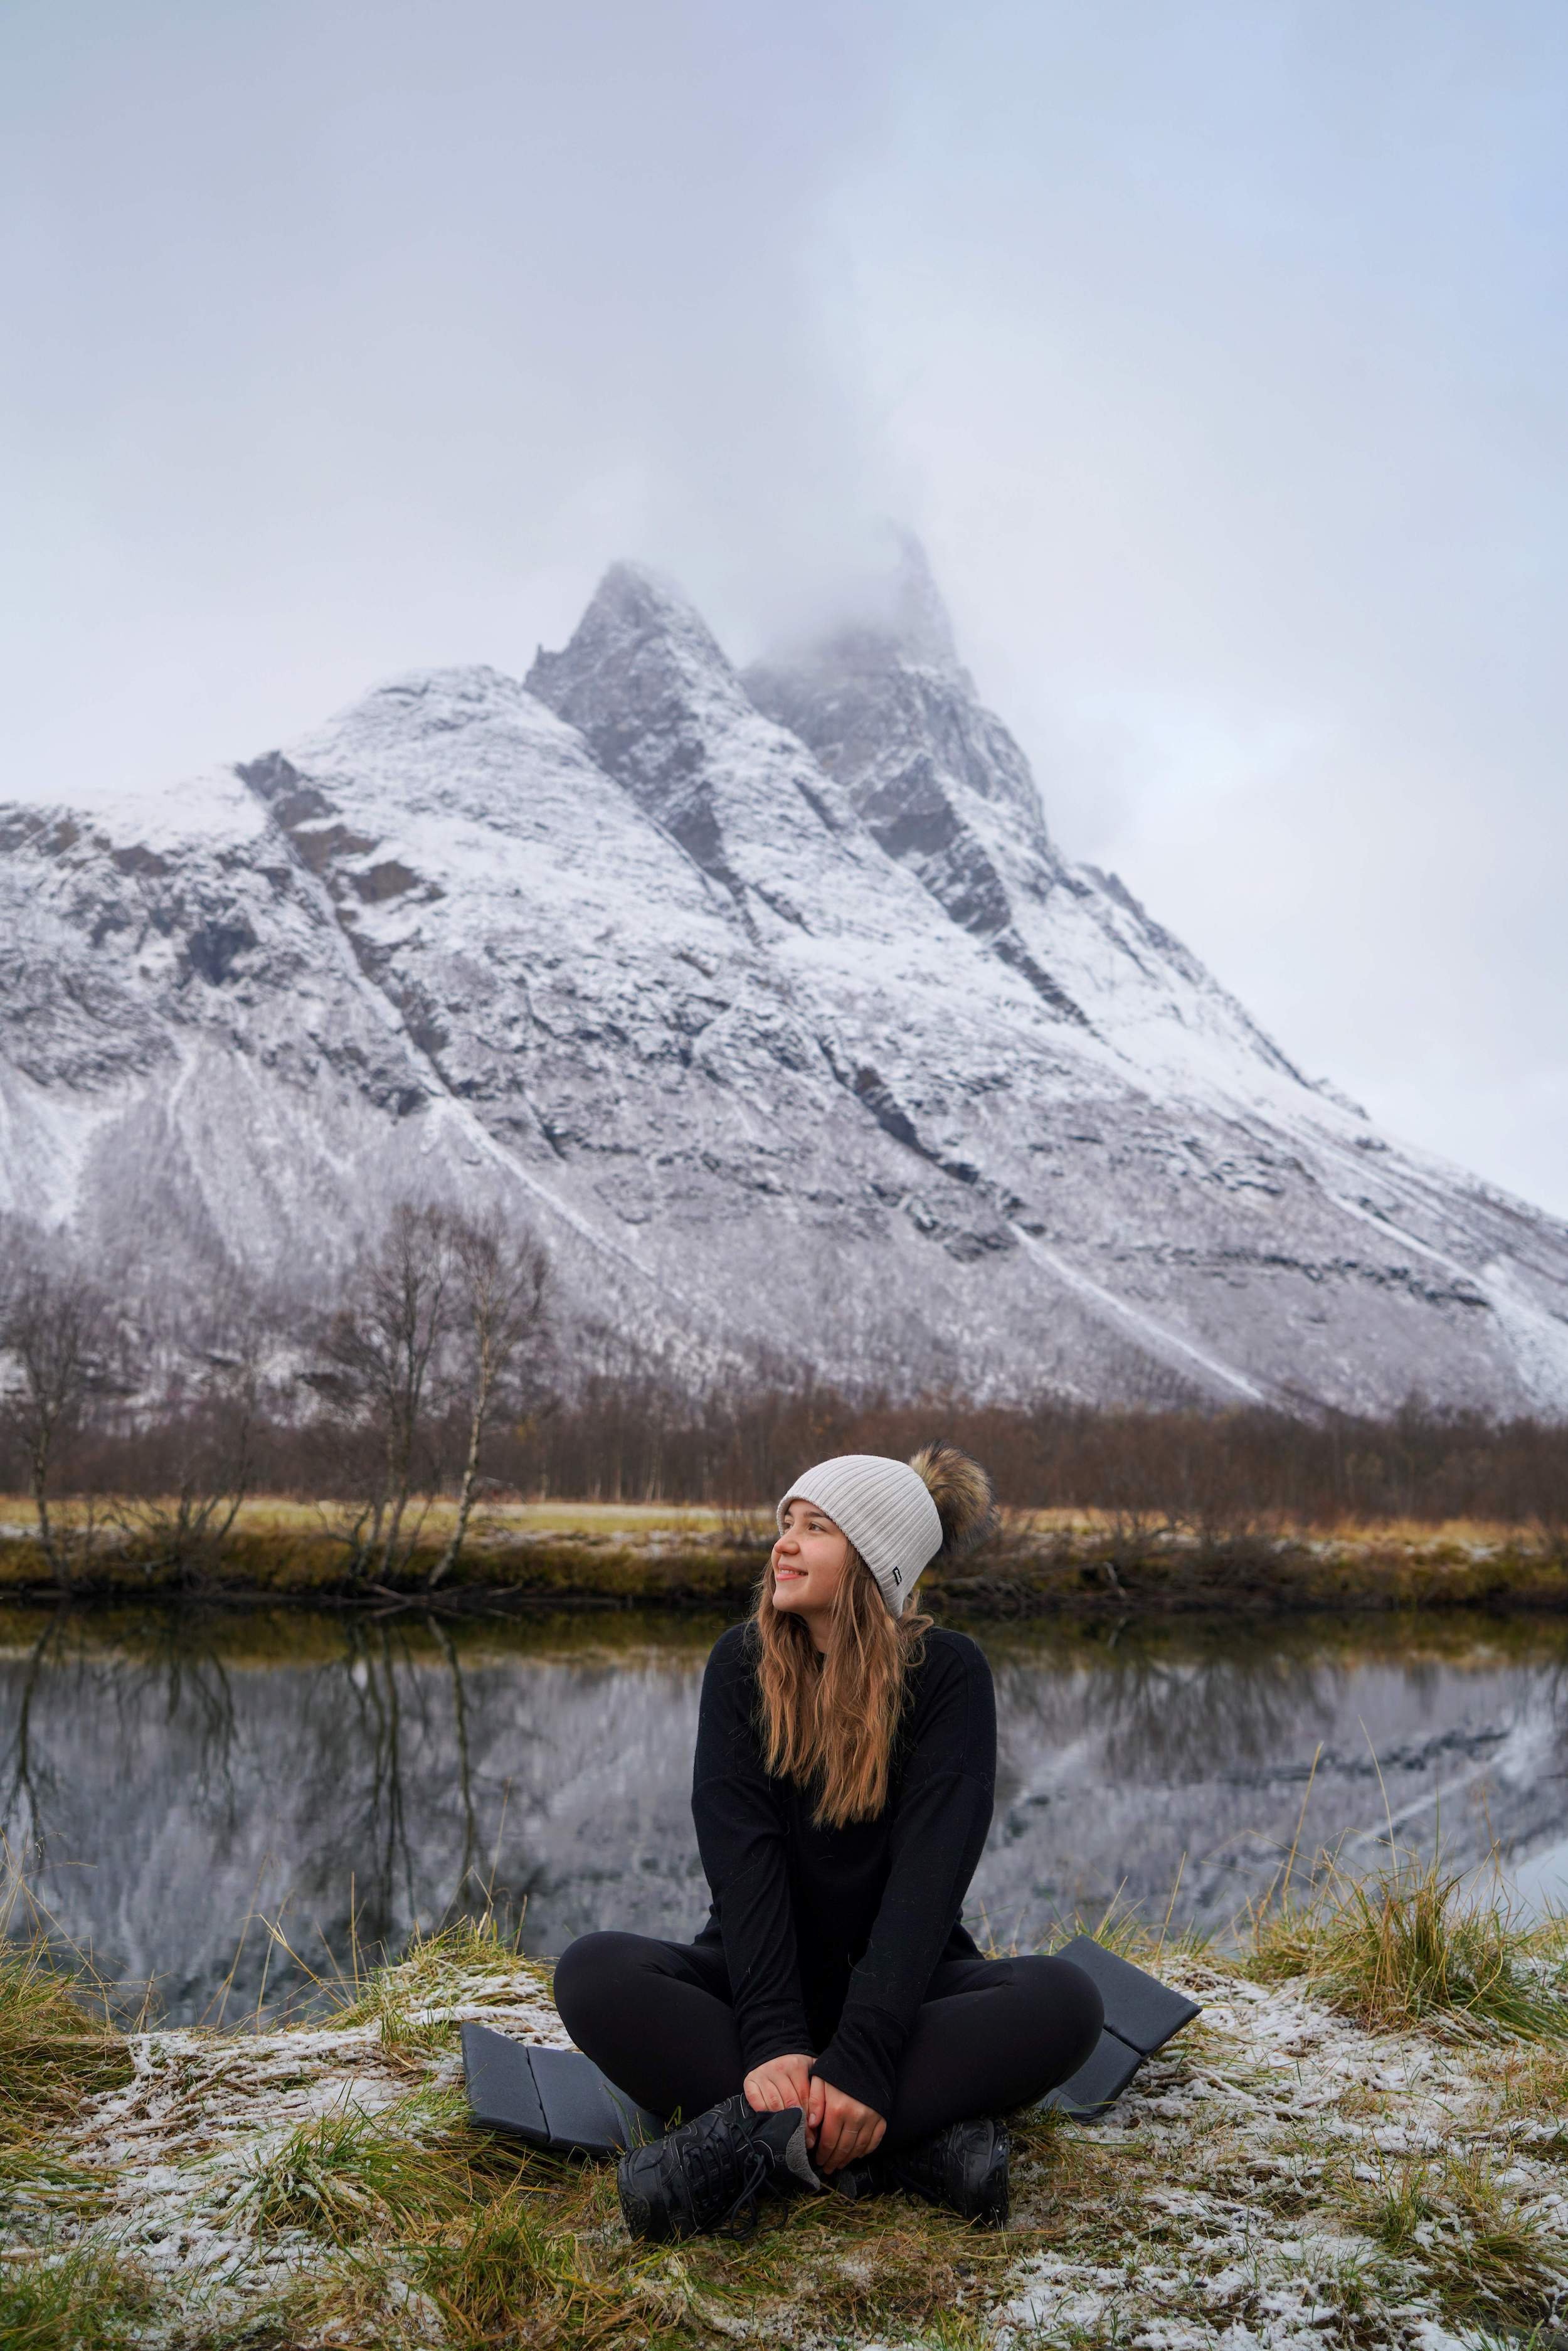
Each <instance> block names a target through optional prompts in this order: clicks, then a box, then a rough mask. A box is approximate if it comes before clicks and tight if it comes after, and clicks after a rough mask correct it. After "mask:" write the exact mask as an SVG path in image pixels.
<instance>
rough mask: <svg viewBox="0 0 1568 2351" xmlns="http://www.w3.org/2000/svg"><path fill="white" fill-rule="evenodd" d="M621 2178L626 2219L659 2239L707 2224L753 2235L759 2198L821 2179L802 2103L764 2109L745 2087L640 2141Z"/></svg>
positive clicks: (636, 2230) (625, 2159)
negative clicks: (649, 2141)
mask: <svg viewBox="0 0 1568 2351" xmlns="http://www.w3.org/2000/svg"><path fill="white" fill-rule="evenodd" d="M615 2178H616V2183H617V2185H618V2186H619V2188H620V2190H621V2210H622V2212H623V2213H624V2214H625V2216H626V2226H627V2227H628V2229H630V2231H632V2235H633V2236H634V2237H651V2238H653V2239H654V2240H655V2241H658V2240H661V2239H663V2238H665V2237H695V2236H696V2235H697V2234H698V2233H699V2232H700V2231H703V2230H706V2229H715V2230H721V2231H725V2232H727V2233H728V2234H730V2235H733V2236H737V2237H746V2236H749V2235H750V2233H751V2231H752V2230H753V2229H755V2228H756V2226H757V2202H758V2197H760V2196H792V2195H794V2194H795V2192H796V2191H797V2189H801V2188H820V2187H821V2180H820V2179H818V2177H817V2175H816V2173H815V2172H814V2171H813V2170H812V2168H811V2163H810V2157H809V2156H808V2155H807V2153H806V2117H805V2116H804V2115H803V2114H802V2113H801V2111H800V2107H799V2106H786V2107H785V2109H784V2111H783V2113H782V2114H761V2115H759V2114H758V2112H757V2111H756V2109H755V2108H754V2107H752V2106H750V2105H747V2098H746V2093H745V2091H744V2090H737V2092H736V2094H735V2095H734V2097H733V2098H726V2099H724V2100H723V2101H722V2102H721V2104H719V2105H716V2106H710V2107H709V2108H708V2111H707V2113H706V2115H699V2116H697V2118H696V2120H695V2122H690V2123H682V2125H681V2126H680V2127H679V2129H678V2130H673V2131H669V2132H667V2133H666V2134H665V2136H664V2137H663V2138H660V2139H655V2140H654V2141H653V2145H652V2146H651V2147H633V2148H632V2152H631V2154H630V2155H626V2156H622V2158H621V2162H620V2165H619V2167H618V2168H617V2170H616V2174H615Z"/></svg>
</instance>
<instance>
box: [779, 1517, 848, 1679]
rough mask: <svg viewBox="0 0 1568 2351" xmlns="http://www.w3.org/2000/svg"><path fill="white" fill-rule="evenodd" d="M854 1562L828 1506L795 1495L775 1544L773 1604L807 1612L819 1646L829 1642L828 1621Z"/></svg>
mask: <svg viewBox="0 0 1568 2351" xmlns="http://www.w3.org/2000/svg"><path fill="white" fill-rule="evenodd" d="M849 1562H850V1546H849V1541H848V1539H847V1537H846V1536H844V1535H842V1534H841V1533H840V1531H839V1530H838V1528H837V1527H836V1526H835V1525H834V1524H833V1522H832V1520H831V1519H830V1518H829V1516H828V1514H827V1512H826V1510H818V1508H817V1506H816V1504H815V1503H814V1502H802V1501H800V1500H799V1499H792V1500H791V1501H790V1502H789V1505H788V1507H787V1508H786V1510H785V1512H784V1530H783V1532H782V1533H781V1534H780V1536H779V1540H778V1541H777V1542H776V1543H775V1544H774V1546H773V1605H774V1606H775V1608H780V1609H782V1610H783V1611H784V1613H785V1614H786V1615H790V1616H800V1617H803V1618H804V1619H805V1622H806V1626H807V1629H808V1630H809V1632H810V1635H811V1638H812V1639H813V1641H815V1643H816V1645H817V1646H818V1648H819V1649H823V1648H826V1646H827V1627H828V1621H829V1619H830V1617H831V1614H832V1610H833V1603H834V1601H835V1600H836V1599H837V1598H838V1593H839V1586H840V1584H841V1583H842V1582H843V1580H844V1570H845V1568H846V1567H847V1566H848V1565H849Z"/></svg>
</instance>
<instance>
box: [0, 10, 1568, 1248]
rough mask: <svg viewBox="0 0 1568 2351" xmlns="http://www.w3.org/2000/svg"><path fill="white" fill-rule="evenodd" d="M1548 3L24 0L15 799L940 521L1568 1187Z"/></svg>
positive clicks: (1047, 771)
mask: <svg viewBox="0 0 1568 2351" xmlns="http://www.w3.org/2000/svg"><path fill="white" fill-rule="evenodd" d="M1565 256H1568V6H1564V5H1563V0H1529V5H1527V0H1473V5H1448V0H1408V5H1406V0H1343V5H1341V0H1300V5H1282V0H1214V5H1206V0H1072V5H1052V0H1010V5H1004V0H965V5H963V6H962V7H957V6H955V5H953V0H930V5H928V4H927V0H772V4H771V5H759V0H568V5H560V0H553V5H549V6H548V7H547V6H540V5H534V0H439V5H436V0H404V5H398V0H374V5H371V0H362V4H361V5H343V4H342V0H303V4H302V0H266V5H261V0H166V5H150V0H0V305H3V307H0V322H3V325H0V354H3V355H0V432H3V442H4V449H3V464H4V475H3V494H4V512H3V514H0V597H3V600H4V612H3V633H4V644H3V647H0V712H3V713H4V721H3V723H4V725H5V732H6V734H7V736H8V737H9V743H8V746H7V748H6V754H5V774H4V775H3V776H0V796H4V797H12V796H15V797H19V798H25V799H36V798H55V797H59V798H65V799H84V798H85V799H100V798H103V797H105V796H108V795H110V794H116V795H118V794H119V793H120V791H122V790H124V789H127V788H137V789H145V788H162V789H177V786H178V779H179V778H181V777H182V776H183V775H188V774H189V773H190V772H191V771H192V770H193V769H196V768H201V767H203V766H205V765H209V764H211V763H212V762H214V761H215V760H226V759H232V758H239V757H246V756H248V755H251V754H254V753H255V752H256V751H257V750H259V749H261V748H264V747H267V746H269V745H271V744H273V743H276V742H277V741H278V740H279V739H281V738H286V737H288V736H289V735H290V734H292V733H294V732H295V731H297V730H298V729H300V728H301V727H304V726H308V725H310V724H312V723H313V722H314V721H316V720H317V719H318V718H319V717H320V716H324V715H325V714H326V713H327V712H328V711H329V710H330V709H332V708H334V707H336V706H338V705H340V704H342V703H344V702H346V701H348V700H350V699H352V698H354V697H355V696H357V695H359V694H360V693H361V692H362V691H363V690H364V689H365V688H366V687H367V686H368V685H370V684H372V683H374V682H375V681H376V680H378V679H379V678H381V677H383V676H385V675H387V674H389V673H392V672H395V671H397V670H398V669H401V668H404V667H408V666H412V665H416V664H428V663H432V662H447V661H475V660H483V661H489V662H493V663H495V664H497V665H498V666H500V667H502V668H505V669H507V670H510V671H514V672H517V671H520V670H521V669H523V668H524V667H525V666H526V665H527V664H528V660H529V658H530V657H531V655H532V653H533V650H534V647H535V644H536V643H538V642H539V641H541V640H542V641H543V642H546V643H560V642H561V641H562V640H563V639H564V637H565V636H566V635H567V634H568V633H570V629H571V627H572V625H573V622H574V621H575V619H576V616H577V612H578V610H579V609H580V605H581V603H582V601H584V599H585V598H586V596H587V595H588V593H589V592H590V591H591V587H592V584H593V580H594V578H595V577H596V575H597V573H598V571H599V570H600V569H601V568H602V566H603V564H604V563H605V562H606V561H607V560H609V559H611V558H612V557H614V556H616V555H618V554H633V555H639V556H642V557H643V558H646V559H653V560H654V561H656V562H659V563H661V564H663V565H664V567H665V568H666V569H670V570H673V571H674V573H676V574H677V575H678V576H679V577H680V578H681V579H683V580H685V584H686V585H687V587H688V588H689V589H690V590H691V591H692V593H693V594H694V595H695V598H696V600H697V601H698V602H699V603H700V604H701V605H702V606H703V607H704V609H705V610H706V612H707V613H708V615H709V617H710V619H711V620H712V621H713V622H714V624H715V625H716V628H717V629H718V631H719V633H720V635H721V636H722V637H723V638H724V639H725V640H726V642H727V643H728V645H729V647H730V649H731V651H732V652H735V653H737V654H739V655H749V654H750V653H753V652H755V651H757V650H758V649H759V648H760V647H761V646H762V645H763V644H764V643H767V642H768V640H770V639H772V638H776V637H778V636H779V635H780V634H781V633H784V634H788V633H789V632H792V631H794V630H796V629H798V628H800V626H801V625H802V624H803V623H804V622H805V621H806V619H807V618H808V617H809V616H810V614H811V612H812V611H814V610H815V609H817V608H818V607H819V606H820V605H823V604H825V603H827V602H829V601H831V600H832V599H833V598H834V597H835V596H837V595H838V594H840V592H841V581H842V580H843V579H844V578H845V577H846V576H848V575H852V573H853V572H854V570H855V569H856V567H857V565H858V564H860V563H861V562H862V560H863V555H864V549H865V546H866V544H867V539H868V534H869V533H870V532H871V531H872V529H873V528H874V527H875V525H876V523H877V522H878V519H879V518H880V517H883V516H891V517H897V518H899V519H901V520H903V521H904V522H906V523H907V524H909V525H911V526H912V527H913V528H915V530H917V531H918V532H919V533H920V534H921V536H922V537H923V538H925V542H926V545H927V547H928V549H929V550H930V553H931V555H932V558H933V561H934V563H935V565H936V570H937V573H938V576H939V578H940V580H941V581H942V583H943V585H944V587H945V589H946V593H947V596H948V600H949V602H950V603H951V605H952V608H953V611H954V614H955V619H956V625H957V628H958V632H959V635H960V639H961V642H962V643H963V646H964V649H965V652H966V653H967V658H968V660H969V663H970V665H971V667H972V668H973V669H974V671H975V672H976V674H977V677H978V680H979V682H980V684H981V687H982V689H983V691H984V692H985V694H986V695H987V697H988V700H990V701H991V702H992V703H993V704H994V705H996V706H997V707H998V709H999V710H1000V711H1001V713H1002V715H1003V716H1005V717H1006V718H1007V719H1008V720H1009V723H1010V724H1011V725H1012V726H1013V727H1014V728H1015V730H1016V731H1017V732H1018V733H1019V736H1020V737H1021V738H1022V740H1023V742H1024V745H1025V747H1026V748H1027V749H1028V751H1029V752H1030V756H1031V758H1033V760H1034V762H1035V766H1036V770H1037V773H1038V775H1039V777H1040V788H1041V791H1042V794H1043V796H1044V800H1045V805H1046V810H1047V814H1048V816H1049V818H1050V820H1051V825H1052V827H1053V829H1054V831H1055V832H1056V835H1057V837H1058V839H1059V841H1061V843H1062V845H1063V846H1064V847H1065V848H1066V849H1067V850H1068V852H1070V853H1072V854H1074V855H1077V856H1080V857H1085V858H1089V859H1092V860H1093V861H1094V862H1097V863H1100V864H1103V865H1110V866H1113V867H1114V868H1115V869H1116V870H1117V871H1118V872H1121V874H1122V875H1123V876H1124V879H1125V880H1126V881H1127V882H1128V883H1129V884H1130V885H1131V886H1132V887H1133V888H1134V890H1135V891H1137V892H1138V893H1139V894H1140V895H1141V896H1142V897H1144V898H1145V900H1146V901H1147V903H1148V904H1149V905H1150V907H1151V909H1152V910H1153V911H1154V912H1155V914H1158V915H1159V916H1160V918H1161V919H1162V920H1164V921H1165V922H1166V924H1167V925H1169V926H1170V927H1171V928H1173V929H1175V930H1176V931H1177V932H1178V933H1179V934H1180V935H1183V936H1184V937H1185V938H1186V940H1187V942H1188V943H1189V944H1190V945H1191V946H1193V947H1194V948H1196V949H1197V952H1198V953H1199V954H1200V955H1202V956H1204V957H1205V958H1206V960H1207V962H1208V963H1209V964H1210V966H1211V967H1213V968H1214V970H1215V971H1216V972H1217V973H1218V976H1219V977H1221V978H1222V979H1223V980H1224V981H1226V982H1227V983H1228V985H1229V986H1230V987H1233V988H1234V989H1235V990H1236V991H1237V992H1238V993H1239V995H1240V996H1241V997H1242V998H1243V999H1244V1000H1245V1001H1246V1002H1247V1003H1248V1005H1249V1007H1250V1008H1251V1009H1252V1010H1253V1012H1254V1013H1255V1014H1256V1015H1258V1017H1259V1018H1260V1019H1262V1021H1263V1022H1264V1023H1265V1025H1266V1026H1267V1027H1269V1028H1270V1029H1272V1030H1273V1031H1274V1033H1275V1034H1276V1035H1277V1036H1278V1038H1279V1039H1280V1040H1281V1043H1282V1044H1283V1045H1284V1046H1285V1048H1286V1050H1288V1051H1289V1052H1290V1053H1291V1055H1292V1056H1293V1057H1294V1058H1295V1059H1296V1060H1297V1061H1300V1062H1301V1063H1302V1064H1303V1065H1304V1066H1305V1067H1306V1068H1307V1069H1309V1070H1310V1071H1312V1072H1313V1073H1314V1074H1320V1073H1321V1074H1327V1075H1330V1076H1332V1077H1333V1079H1334V1080H1335V1081H1336V1082H1337V1083H1339V1084H1340V1085H1341V1086H1343V1087H1344V1088H1345V1089H1346V1090H1347V1091H1349V1092H1352V1093H1353V1094H1354V1095H1355V1096H1357V1097H1358V1098H1359V1099H1360V1100H1361V1101H1363V1102H1364V1103H1365V1104H1366V1105H1367V1106H1368V1107H1369V1108H1370V1109H1371V1111H1372V1112H1373V1113H1374V1115H1375V1117H1376V1118H1378V1119H1379V1121H1380V1122H1382V1123H1384V1124H1385V1125H1386V1126H1388V1127H1391V1128H1392V1129H1394V1130H1395V1131H1396V1132H1399V1133H1402V1134H1406V1135H1408V1136H1410V1137H1412V1138H1415V1139H1416V1140H1418V1141H1421V1142H1424V1143H1427V1144H1431V1145H1433V1146H1435V1147H1437V1148H1438V1149H1440V1150H1442V1151H1445V1152H1448V1154H1450V1155H1452V1156H1454V1157H1456V1158H1458V1159H1459V1160H1461V1161H1463V1162H1465V1163H1467V1164H1469V1165H1471V1166H1473V1167H1476V1168H1478V1169H1479V1170H1480V1171H1482V1172H1483V1173H1484V1174H1486V1175H1489V1176H1490V1177H1492V1178H1494V1179H1496V1180H1498V1181H1500V1182H1501V1183H1503V1184H1506V1185H1508V1186H1511V1187H1512V1188H1514V1189H1515V1190H1517V1191H1520V1192H1522V1193H1524V1194H1526V1195H1527V1196H1532V1197H1534V1198H1536V1199H1538V1200H1541V1201H1543V1202H1545V1203H1547V1204H1548V1205H1550V1206H1552V1207H1554V1208H1556V1209H1557V1210H1559V1211H1560V1212H1562V1213H1565V1214H1568V1020H1565V1018H1564V1009H1563V1008H1564V1004H1565V1002H1568V790H1565V789H1564V780H1563V749H1564V737H1565V733H1568V658H1565V653H1564V646H1563V638H1564V633H1565V632H1564V622H1565V619H1568V513H1565V512H1564V507H1565V503H1568V501H1565V495H1564V494H1565V488H1568V411H1565V406H1564V394H1565V383H1568V373H1565V369H1564V357H1565V352H1564V344H1565V342H1568V286H1565V284H1564V277H1565V271H1564V261H1565Z"/></svg>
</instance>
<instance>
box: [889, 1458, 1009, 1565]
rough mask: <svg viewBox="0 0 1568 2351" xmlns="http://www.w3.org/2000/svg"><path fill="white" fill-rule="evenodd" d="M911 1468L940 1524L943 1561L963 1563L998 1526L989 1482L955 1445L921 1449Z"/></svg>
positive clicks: (940, 1555) (979, 1469) (975, 1462)
mask: <svg viewBox="0 0 1568 2351" xmlns="http://www.w3.org/2000/svg"><path fill="white" fill-rule="evenodd" d="M909 1466H910V1468H912V1469H913V1470H914V1472H915V1476H916V1477H917V1478H918V1479H920V1481H921V1483H922V1485H923V1486H924V1487H925V1490H926V1492H927V1493H928V1494H929V1495H930V1497H931V1499H932V1500H933V1501H934V1502H935V1503H936V1515H937V1517H938V1518H939V1519H940V1520H941V1521H942V1549H941V1552H939V1554H938V1556H939V1557H940V1558H942V1559H945V1560H947V1559H962V1558H963V1557H964V1554H965V1552H971V1551H973V1550H974V1548H975V1545H976V1544H977V1542H983V1541H984V1540H985V1538H986V1536H987V1535H988V1534H989V1533H990V1532H991V1531H992V1529H993V1528H994V1527H995V1525H996V1523H997V1505H996V1498H995V1495H994V1494H993V1492H992V1490H991V1481H990V1479H988V1477H987V1475H986V1473H985V1471H984V1470H983V1469H982V1468H981V1467H980V1465H979V1463H978V1462H977V1461H972V1460H971V1459H970V1458H969V1456H968V1455H967V1453H960V1452H959V1450H958V1448H957V1447H956V1445H943V1444H940V1443H938V1444H936V1445H923V1446H922V1447H921V1448H920V1450H919V1452H918V1453H915V1454H912V1455H911V1456H910V1461H909Z"/></svg>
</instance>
